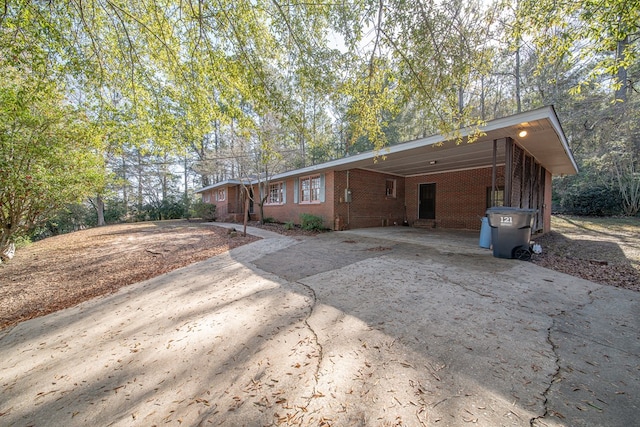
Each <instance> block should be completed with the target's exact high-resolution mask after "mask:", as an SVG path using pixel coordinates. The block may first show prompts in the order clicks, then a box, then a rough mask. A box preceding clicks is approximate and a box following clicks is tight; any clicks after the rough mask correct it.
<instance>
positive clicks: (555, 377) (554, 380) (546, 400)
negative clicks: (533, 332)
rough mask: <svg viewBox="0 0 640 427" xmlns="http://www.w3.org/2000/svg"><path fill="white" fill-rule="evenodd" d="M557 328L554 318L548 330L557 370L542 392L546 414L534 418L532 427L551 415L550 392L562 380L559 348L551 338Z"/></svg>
mask: <svg viewBox="0 0 640 427" xmlns="http://www.w3.org/2000/svg"><path fill="white" fill-rule="evenodd" d="M560 314H564V312H562V313H560ZM555 326H556V319H555V318H552V322H551V325H550V326H549V327H548V328H547V343H549V345H550V346H551V350H552V351H553V354H554V356H555V361H554V363H555V366H556V369H555V371H554V373H553V375H552V376H551V381H549V384H548V385H547V388H546V389H545V390H544V391H543V392H542V397H543V399H544V400H543V402H542V405H543V408H544V412H543V413H542V415H538V416H537V417H533V418H531V419H530V420H529V426H530V427H536V426H537V425H538V424H537V421H538V420H542V419H544V418H546V417H547V416H548V415H549V392H550V391H551V387H553V385H554V384H555V383H557V382H558V381H560V379H561V376H560V356H559V355H558V346H557V345H556V343H555V342H553V339H552V338H551V333H552V330H553V329H554V328H555Z"/></svg>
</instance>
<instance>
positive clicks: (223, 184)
mask: <svg viewBox="0 0 640 427" xmlns="http://www.w3.org/2000/svg"><path fill="white" fill-rule="evenodd" d="M240 184H242V181H240V180H238V179H226V180H224V181H220V182H216V183H215V184H213V185H208V186H206V187H204V188H201V189H199V190H196V193H204V192H205V191H208V190H215V189H216V188H225V187H230V186H236V185H240Z"/></svg>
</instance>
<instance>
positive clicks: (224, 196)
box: [216, 188, 227, 202]
mask: <svg viewBox="0 0 640 427" xmlns="http://www.w3.org/2000/svg"><path fill="white" fill-rule="evenodd" d="M220 195H222V197H220ZM216 200H217V201H218V202H224V201H225V200H227V189H226V188H221V189H219V190H218V191H216Z"/></svg>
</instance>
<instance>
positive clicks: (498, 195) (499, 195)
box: [487, 187, 504, 208]
mask: <svg viewBox="0 0 640 427" xmlns="http://www.w3.org/2000/svg"><path fill="white" fill-rule="evenodd" d="M494 206H504V187H498V188H497V189H496V190H495V191H491V187H487V208H492V207H494Z"/></svg>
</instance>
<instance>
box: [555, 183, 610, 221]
mask: <svg viewBox="0 0 640 427" xmlns="http://www.w3.org/2000/svg"><path fill="white" fill-rule="evenodd" d="M560 210H561V212H562V213H566V214H571V215H588V216H610V215H618V214H621V213H622V199H621V197H620V193H619V192H618V191H617V190H614V189H611V188H608V187H605V186H602V185H594V186H592V187H587V188H570V189H569V191H567V192H565V193H564V194H563V195H562V197H561V199H560Z"/></svg>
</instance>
